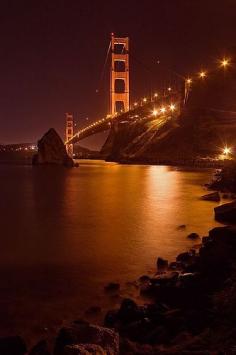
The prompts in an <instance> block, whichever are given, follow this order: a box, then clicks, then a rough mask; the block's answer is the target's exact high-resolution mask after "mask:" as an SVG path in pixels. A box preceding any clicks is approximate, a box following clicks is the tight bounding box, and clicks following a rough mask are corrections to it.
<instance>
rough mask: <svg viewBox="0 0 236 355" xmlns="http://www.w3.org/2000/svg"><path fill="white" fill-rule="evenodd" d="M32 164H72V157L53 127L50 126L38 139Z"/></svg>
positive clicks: (71, 165)
mask: <svg viewBox="0 0 236 355" xmlns="http://www.w3.org/2000/svg"><path fill="white" fill-rule="evenodd" d="M32 165H61V166H66V167H73V166H74V161H73V159H72V158H70V157H69V155H68V154H67V152H66V147H65V145H64V143H63V141H62V139H61V138H60V136H59V135H58V133H57V132H56V131H55V129H54V128H50V129H49V131H48V132H46V133H45V134H44V136H43V137H42V138H41V139H40V140H39V141H38V153H37V154H35V155H34V156H33V159H32Z"/></svg>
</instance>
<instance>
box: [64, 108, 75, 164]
mask: <svg viewBox="0 0 236 355" xmlns="http://www.w3.org/2000/svg"><path fill="white" fill-rule="evenodd" d="M73 135H74V119H73V115H71V114H69V113H66V142H68V140H70V139H71V138H72V137H73ZM66 150H67V153H68V155H69V156H70V157H71V158H73V144H66Z"/></svg>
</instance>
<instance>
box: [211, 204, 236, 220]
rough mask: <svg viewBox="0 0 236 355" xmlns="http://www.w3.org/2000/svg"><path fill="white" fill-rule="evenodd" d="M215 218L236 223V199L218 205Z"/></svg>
mask: <svg viewBox="0 0 236 355" xmlns="http://www.w3.org/2000/svg"><path fill="white" fill-rule="evenodd" d="M215 218H216V220H218V221H220V222H225V223H232V224H236V201H234V202H230V203H225V204H224V205H221V206H218V207H216V208H215Z"/></svg>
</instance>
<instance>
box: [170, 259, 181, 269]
mask: <svg viewBox="0 0 236 355" xmlns="http://www.w3.org/2000/svg"><path fill="white" fill-rule="evenodd" d="M182 268H183V265H182V263H181V262H177V261H172V262H171V263H170V264H169V270H181V269H182Z"/></svg>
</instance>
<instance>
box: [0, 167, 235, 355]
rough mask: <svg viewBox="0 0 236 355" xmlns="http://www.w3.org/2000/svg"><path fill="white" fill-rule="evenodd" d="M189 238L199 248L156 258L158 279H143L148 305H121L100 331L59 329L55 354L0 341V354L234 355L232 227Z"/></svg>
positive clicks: (83, 325)
mask: <svg viewBox="0 0 236 355" xmlns="http://www.w3.org/2000/svg"><path fill="white" fill-rule="evenodd" d="M223 175H224V172H222V173H221V176H223ZM221 190H222V189H221ZM223 191H226V189H223ZM228 191H229V190H228ZM218 198H219V195H218V193H210V194H209V195H205V196H203V199H204V200H210V201H212V200H214V199H215V201H216V199H218ZM233 204H235V202H233ZM227 205H228V204H227ZM218 208H222V206H219V207H217V208H216V209H215V213H216V216H217V209H218ZM223 208H225V207H224V205H223ZM226 220H227V217H226ZM234 221H236V219H235V220H234ZM180 228H184V226H180ZM188 237H189V238H190V239H192V240H196V243H198V246H197V247H196V248H194V249H191V250H189V251H186V252H183V253H181V254H179V255H178V256H177V257H176V260H175V261H174V262H168V260H164V259H162V258H161V257H158V258H157V265H156V272H155V273H154V274H153V275H151V276H150V275H142V276H140V278H139V280H138V281H137V285H138V288H139V292H140V295H142V296H143V297H145V299H146V300H147V302H146V304H144V305H138V304H137V303H136V302H135V301H134V300H133V299H130V298H125V299H123V300H122V302H121V304H120V307H119V308H118V309H115V310H110V311H108V312H107V314H106V316H105V319H104V324H103V326H97V325H93V324H90V323H88V322H86V321H84V320H75V321H74V322H71V323H70V324H67V325H65V326H64V327H63V328H61V329H60V330H59V332H58V334H57V337H56V339H55V342H54V344H53V348H52V347H51V346H50V345H49V344H48V343H47V340H46V339H41V340H40V342H39V343H38V344H36V345H35V346H34V347H33V349H30V350H29V351H27V347H26V344H25V342H24V340H23V339H22V338H20V337H17V336H15V337H13V336H12V337H5V338H0V355H26V354H28V355H78V354H86V355H89V354H98V355H99V354H100V355H102V354H103V355H106V354H107V355H113V354H114V355H116V354H130V355H131V354H137V355H141V354H206V355H207V354H219V355H220V354H234V353H235V352H236V326H235V319H236V226H234V225H227V226H222V227H216V228H214V229H212V230H210V231H209V234H208V236H203V237H202V238H201V240H200V237H199V236H198V235H197V234H195V233H192V234H191V235H189V236H188ZM106 292H117V293H119V284H116V283H110V284H109V285H107V286H106ZM94 311H95V310H94Z"/></svg>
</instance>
